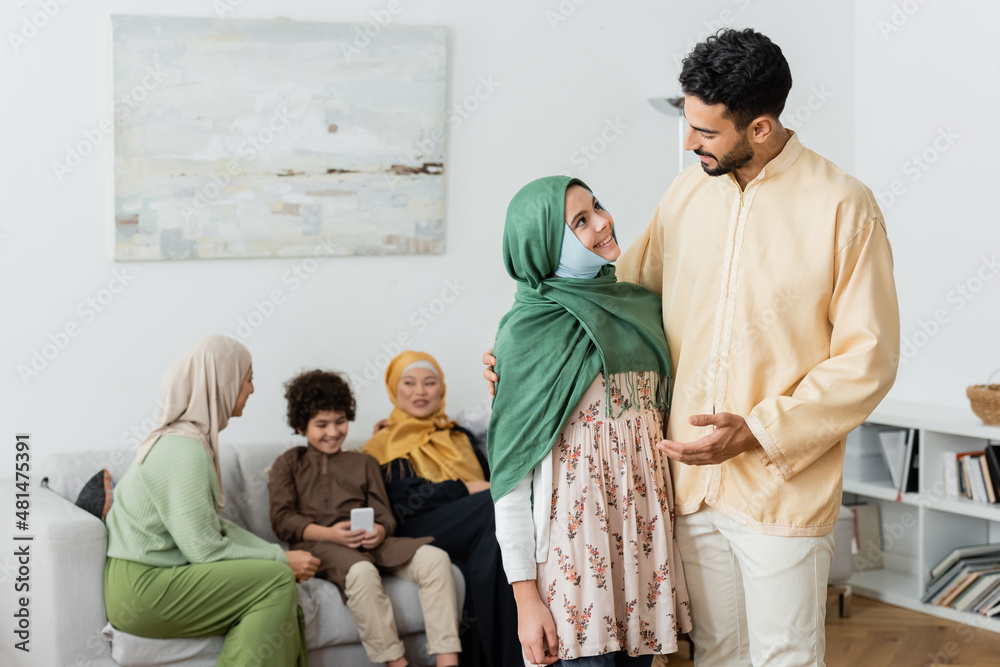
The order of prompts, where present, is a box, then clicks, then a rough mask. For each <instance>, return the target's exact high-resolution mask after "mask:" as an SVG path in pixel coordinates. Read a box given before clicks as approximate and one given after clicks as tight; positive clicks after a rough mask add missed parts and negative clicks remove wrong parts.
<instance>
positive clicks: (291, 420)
mask: <svg viewBox="0 0 1000 667" xmlns="http://www.w3.org/2000/svg"><path fill="white" fill-rule="evenodd" d="M285 399H286V400H287V401H288V425H289V426H291V427H292V429H293V430H294V431H295V432H296V433H305V430H306V428H307V427H308V426H309V420H310V419H312V418H313V417H315V416H316V415H317V414H319V413H320V412H323V411H325V410H334V411H337V412H343V413H344V416H346V417H347V421H354V409H355V403H354V395H353V394H352V393H351V387H350V385H348V384H347V380H346V378H344V376H342V375H340V374H339V373H333V372H331V371H322V370H314V371H306V372H305V373H300V374H299V375H297V376H295V377H294V378H292V379H291V380H289V381H288V382H286V383H285Z"/></svg>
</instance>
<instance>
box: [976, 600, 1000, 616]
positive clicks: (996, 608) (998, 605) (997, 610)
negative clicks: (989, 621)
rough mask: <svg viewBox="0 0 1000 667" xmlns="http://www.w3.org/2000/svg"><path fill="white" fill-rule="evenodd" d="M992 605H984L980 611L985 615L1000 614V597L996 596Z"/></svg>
mask: <svg viewBox="0 0 1000 667" xmlns="http://www.w3.org/2000/svg"><path fill="white" fill-rule="evenodd" d="M992 602H993V603H994V604H993V606H992V607H984V608H983V609H982V610H981V611H980V612H979V613H980V614H982V615H983V616H996V615H997V614H1000V597H994V598H993V600H992Z"/></svg>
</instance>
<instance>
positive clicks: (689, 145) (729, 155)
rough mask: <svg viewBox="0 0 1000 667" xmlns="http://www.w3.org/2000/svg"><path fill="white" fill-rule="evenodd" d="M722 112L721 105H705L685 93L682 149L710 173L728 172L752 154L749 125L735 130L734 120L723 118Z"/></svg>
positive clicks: (717, 174) (743, 162) (715, 174)
mask: <svg viewBox="0 0 1000 667" xmlns="http://www.w3.org/2000/svg"><path fill="white" fill-rule="evenodd" d="M725 111H726V106H725V105H724V104H705V103H704V102H702V101H701V100H700V99H698V98H697V97H695V96H694V95H685V96H684V117H685V118H687V122H688V125H689V127H688V131H687V135H685V137H684V150H688V151H693V152H694V154H695V155H697V156H698V157H699V158H700V159H701V168H702V169H704V170H705V173H706V174H708V175H709V176H722V175H724V174H728V173H730V172H732V171H735V170H737V169H739V168H740V167H742V166H744V165H746V164H747V163H748V162H750V160H752V159H753V157H754V150H753V146H752V145H751V144H750V140H749V139H748V138H747V132H748V128H744V129H743V131H740V130H737V129H736V126H735V125H733V121H732V120H731V119H729V118H725V117H724V116H725Z"/></svg>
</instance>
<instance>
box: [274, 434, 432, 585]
mask: <svg viewBox="0 0 1000 667" xmlns="http://www.w3.org/2000/svg"><path fill="white" fill-rule="evenodd" d="M267 488H268V491H269V492H270V495H271V527H272V528H273V529H274V534H275V535H277V537H278V539H279V540H282V541H283V542H287V543H288V545H289V548H290V549H301V550H303V551H308V552H310V553H311V554H312V555H314V556H316V557H317V558H319V560H320V564H319V569H318V570H317V572H316V574H317V576H321V577H323V578H324V579H328V580H329V581H331V582H333V583H334V584H335V585H336V586H337V588H338V589H339V590H340V594H341V596H343V595H344V582H345V581H346V579H347V571H348V570H349V569H351V566H352V565H354V564H355V563H357V562H359V561H363V560H366V561H371V562H372V563H374V564H375V565H376V566H377V567H379V568H391V567H397V566H399V565H403V564H404V563H406V562H407V561H408V560H410V559H411V558H412V557H413V554H414V553H415V552H416V550H417V549H419V548H420V546H421V545H424V544H427V543H429V542H431V541H433V538H431V537H421V538H410V537H390V535H392V533H393V531H394V530H395V529H396V520H395V518H393V516H392V511H391V510H390V509H389V500H388V495H387V494H386V491H385V484H384V483H383V482H382V470H381V469H380V468H379V465H378V461H376V460H375V459H374V458H372V457H371V456H368V455H367V454H362V453H360V452H336V453H334V454H325V453H323V452H321V451H319V450H318V449H316V448H315V447H296V448H295V449H290V450H288V451H287V452H285V453H284V454H282V455H281V456H279V457H278V458H277V459H276V460H275V462H274V465H272V466H271V475H270V479H269V481H268V487H267ZM356 507H371V508H372V509H374V510H375V522H376V523H379V524H382V527H383V528H385V534H386V538H385V540H384V541H383V542H382V544H380V545H378V546H377V547H375V548H374V549H372V550H370V551H369V550H361V549H351V548H350V547H345V546H342V545H340V544H335V543H333V542H327V541H315V540H305V539H304V538H303V532H305V529H306V526H308V525H309V524H311V523H315V524H318V525H320V526H332V525H333V524H335V523H338V522H340V521H350V520H351V510H352V509H354V508H356Z"/></svg>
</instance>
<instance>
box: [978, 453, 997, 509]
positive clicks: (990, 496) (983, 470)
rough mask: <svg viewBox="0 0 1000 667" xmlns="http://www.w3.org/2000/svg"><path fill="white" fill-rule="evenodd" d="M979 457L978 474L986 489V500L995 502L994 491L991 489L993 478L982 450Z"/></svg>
mask: <svg viewBox="0 0 1000 667" xmlns="http://www.w3.org/2000/svg"><path fill="white" fill-rule="evenodd" d="M978 458H979V468H980V471H979V474H980V475H982V477H983V487H984V488H985V489H986V502H989V503H995V502H996V501H997V497H996V493H994V491H993V479H992V478H991V477H990V469H989V466H988V465H987V463H986V453H985V452H984V453H983V455H982V456H980V457H978Z"/></svg>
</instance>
